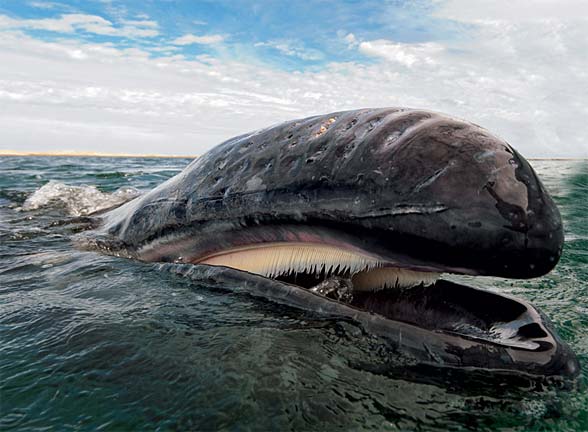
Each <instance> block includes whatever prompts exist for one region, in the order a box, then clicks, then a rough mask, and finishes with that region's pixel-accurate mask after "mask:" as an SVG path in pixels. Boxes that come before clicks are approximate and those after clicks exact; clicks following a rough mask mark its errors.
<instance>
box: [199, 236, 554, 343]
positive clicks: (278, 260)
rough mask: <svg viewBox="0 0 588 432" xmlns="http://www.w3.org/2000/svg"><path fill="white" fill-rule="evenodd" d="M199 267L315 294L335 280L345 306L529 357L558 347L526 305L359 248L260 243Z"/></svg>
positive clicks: (223, 254)
mask: <svg viewBox="0 0 588 432" xmlns="http://www.w3.org/2000/svg"><path fill="white" fill-rule="evenodd" d="M193 263H195V264H206V265H214V266H225V267H231V268H234V269H237V270H242V271H247V272H249V273H255V274H259V275H262V276H265V277H268V278H271V279H275V280H278V281H281V282H287V283H290V284H293V285H297V286H299V287H302V288H305V289H310V290H312V289H313V287H316V286H317V285H319V284H321V283H322V282H324V281H326V280H328V279H329V278H342V279H347V280H348V281H350V282H351V285H352V293H353V294H352V296H350V297H349V299H348V300H347V301H345V302H346V303H348V305H349V306H351V307H354V308H357V309H361V310H364V311H368V312H371V313H374V314H378V315H381V316H383V317H385V318H388V319H392V320H396V321H402V322H405V323H408V324H412V325H415V326H418V327H420V328H423V329H428V330H432V331H435V332H442V333H446V334H450V335H456V336H459V337H461V338H465V339H469V340H471V341H477V342H483V343H490V344H496V345H502V346H507V347H510V348H515V349H522V350H527V351H545V350H548V349H551V348H552V347H553V341H552V338H551V336H550V335H549V334H548V333H547V332H546V331H545V328H544V327H543V325H542V323H541V320H540V318H539V315H538V314H536V313H535V312H534V310H533V309H532V308H531V307H530V306H528V305H527V304H525V303H524V302H519V301H517V300H516V299H512V298H508V297H504V296H501V295H497V294H494V293H492V292H490V291H485V290H480V289H476V288H471V287H468V286H465V285H460V284H457V283H455V282H451V281H447V280H443V279H440V276H441V272H435V271H426V270H423V269H422V268H407V267H403V266H398V265H397V264H398V263H391V262H388V261H386V260H384V259H382V258H380V257H378V256H376V255H373V254H370V253H369V252H366V251H363V250H361V249H358V248H350V247H343V246H340V247H336V246H333V245H328V244H320V243H303V242H276V243H258V244H251V245H245V246H239V247H233V248H228V249H225V250H221V251H217V252H215V253H213V254H210V255H208V256H204V257H202V258H200V259H198V260H194V261H193ZM315 292H316V291H315ZM329 300H331V301H332V300H335V301H338V300H339V299H337V298H333V297H330V298H329Z"/></svg>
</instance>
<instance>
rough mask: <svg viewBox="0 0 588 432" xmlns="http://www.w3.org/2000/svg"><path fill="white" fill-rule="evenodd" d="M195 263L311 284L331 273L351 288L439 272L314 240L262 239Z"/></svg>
mask: <svg viewBox="0 0 588 432" xmlns="http://www.w3.org/2000/svg"><path fill="white" fill-rule="evenodd" d="M194 263H197V264H207V265H216V266H225V267H231V268H235V269H238V270H242V271H247V272H250V273H255V274H259V275H262V276H265V277H269V278H272V279H278V280H281V281H285V282H290V283H294V284H296V285H300V286H303V287H306V288H310V287H312V286H314V285H317V284H318V283H320V282H322V281H324V280H326V279H327V278H330V277H335V276H336V277H344V278H350V279H351V282H352V283H353V290H354V291H377V290H381V289H385V288H408V287H413V286H417V285H425V286H426V285H431V284H433V283H435V281H436V280H437V278H438V277H439V275H440V273H436V272H423V271H416V270H411V269H406V268H399V267H393V266H391V265H389V264H388V263H386V262H384V261H382V260H379V259H378V258H377V257H373V256H370V255H368V254H365V253H362V251H357V250H345V249H343V248H338V247H335V246H331V245H324V244H314V243H298V242H283V243H262V244H254V245H250V246H243V247H238V248H233V249H228V250H223V251H220V252H216V253H214V254H212V255H209V256H205V257H202V258H199V259H197V260H196V261H195V262H194Z"/></svg>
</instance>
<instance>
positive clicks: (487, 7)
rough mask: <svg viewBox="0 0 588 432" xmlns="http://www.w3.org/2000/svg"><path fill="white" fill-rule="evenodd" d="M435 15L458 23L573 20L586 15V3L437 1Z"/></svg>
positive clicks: (564, 0)
mask: <svg viewBox="0 0 588 432" xmlns="http://www.w3.org/2000/svg"><path fill="white" fill-rule="evenodd" d="M438 6H439V8H438V10H437V11H436V12H435V16H437V17H439V18H448V19H452V20H455V21H461V22H470V23H471V22H486V21H496V20H498V21H511V22H515V23H521V22H524V21H535V20H545V19H550V20H564V21H565V20H575V19H578V18H585V17H587V16H588V2H587V1H585V0H509V1H508V3H507V4H506V3H505V2H500V1H496V0H476V2H475V7H473V4H472V2H471V0H446V1H443V2H439V4H438Z"/></svg>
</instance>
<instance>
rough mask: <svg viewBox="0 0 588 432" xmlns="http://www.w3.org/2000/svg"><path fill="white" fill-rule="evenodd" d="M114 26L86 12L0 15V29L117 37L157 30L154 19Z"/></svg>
mask: <svg viewBox="0 0 588 432" xmlns="http://www.w3.org/2000/svg"><path fill="white" fill-rule="evenodd" d="M131 23H133V24H131V25H129V22H128V21H127V23H126V24H125V23H123V24H125V25H123V26H122V27H115V26H114V25H113V24H112V23H111V22H110V21H108V20H106V19H104V18H102V17H100V16H98V15H87V14H64V15H61V17H59V18H42V19H14V18H10V17H8V16H6V15H0V29H23V30H45V31H51V32H57V33H75V32H78V31H84V32H87V33H94V34H99V35H105V36H119V37H153V36H157V35H158V34H159V32H158V31H157V30H155V28H156V27H157V23H155V22H154V21H131Z"/></svg>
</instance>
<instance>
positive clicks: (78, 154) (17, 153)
mask: <svg viewBox="0 0 588 432" xmlns="http://www.w3.org/2000/svg"><path fill="white" fill-rule="evenodd" d="M2 156H31V157H37V156H38V157H121V158H124V157H127V158H146V159H147V158H161V159H165V158H168V159H190V158H192V159H193V158H197V157H199V156H200V155H178V154H160V153H143V154H141V153H110V152H105V153H101V152H85V151H50V152H42V151H17V150H3V149H0V157H2ZM525 159H527V160H535V161H542V160H545V161H547V160H558V161H576V160H578V161H580V160H588V157H567V156H562V157H558V156H555V157H544V156H538V157H528V158H525Z"/></svg>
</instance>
